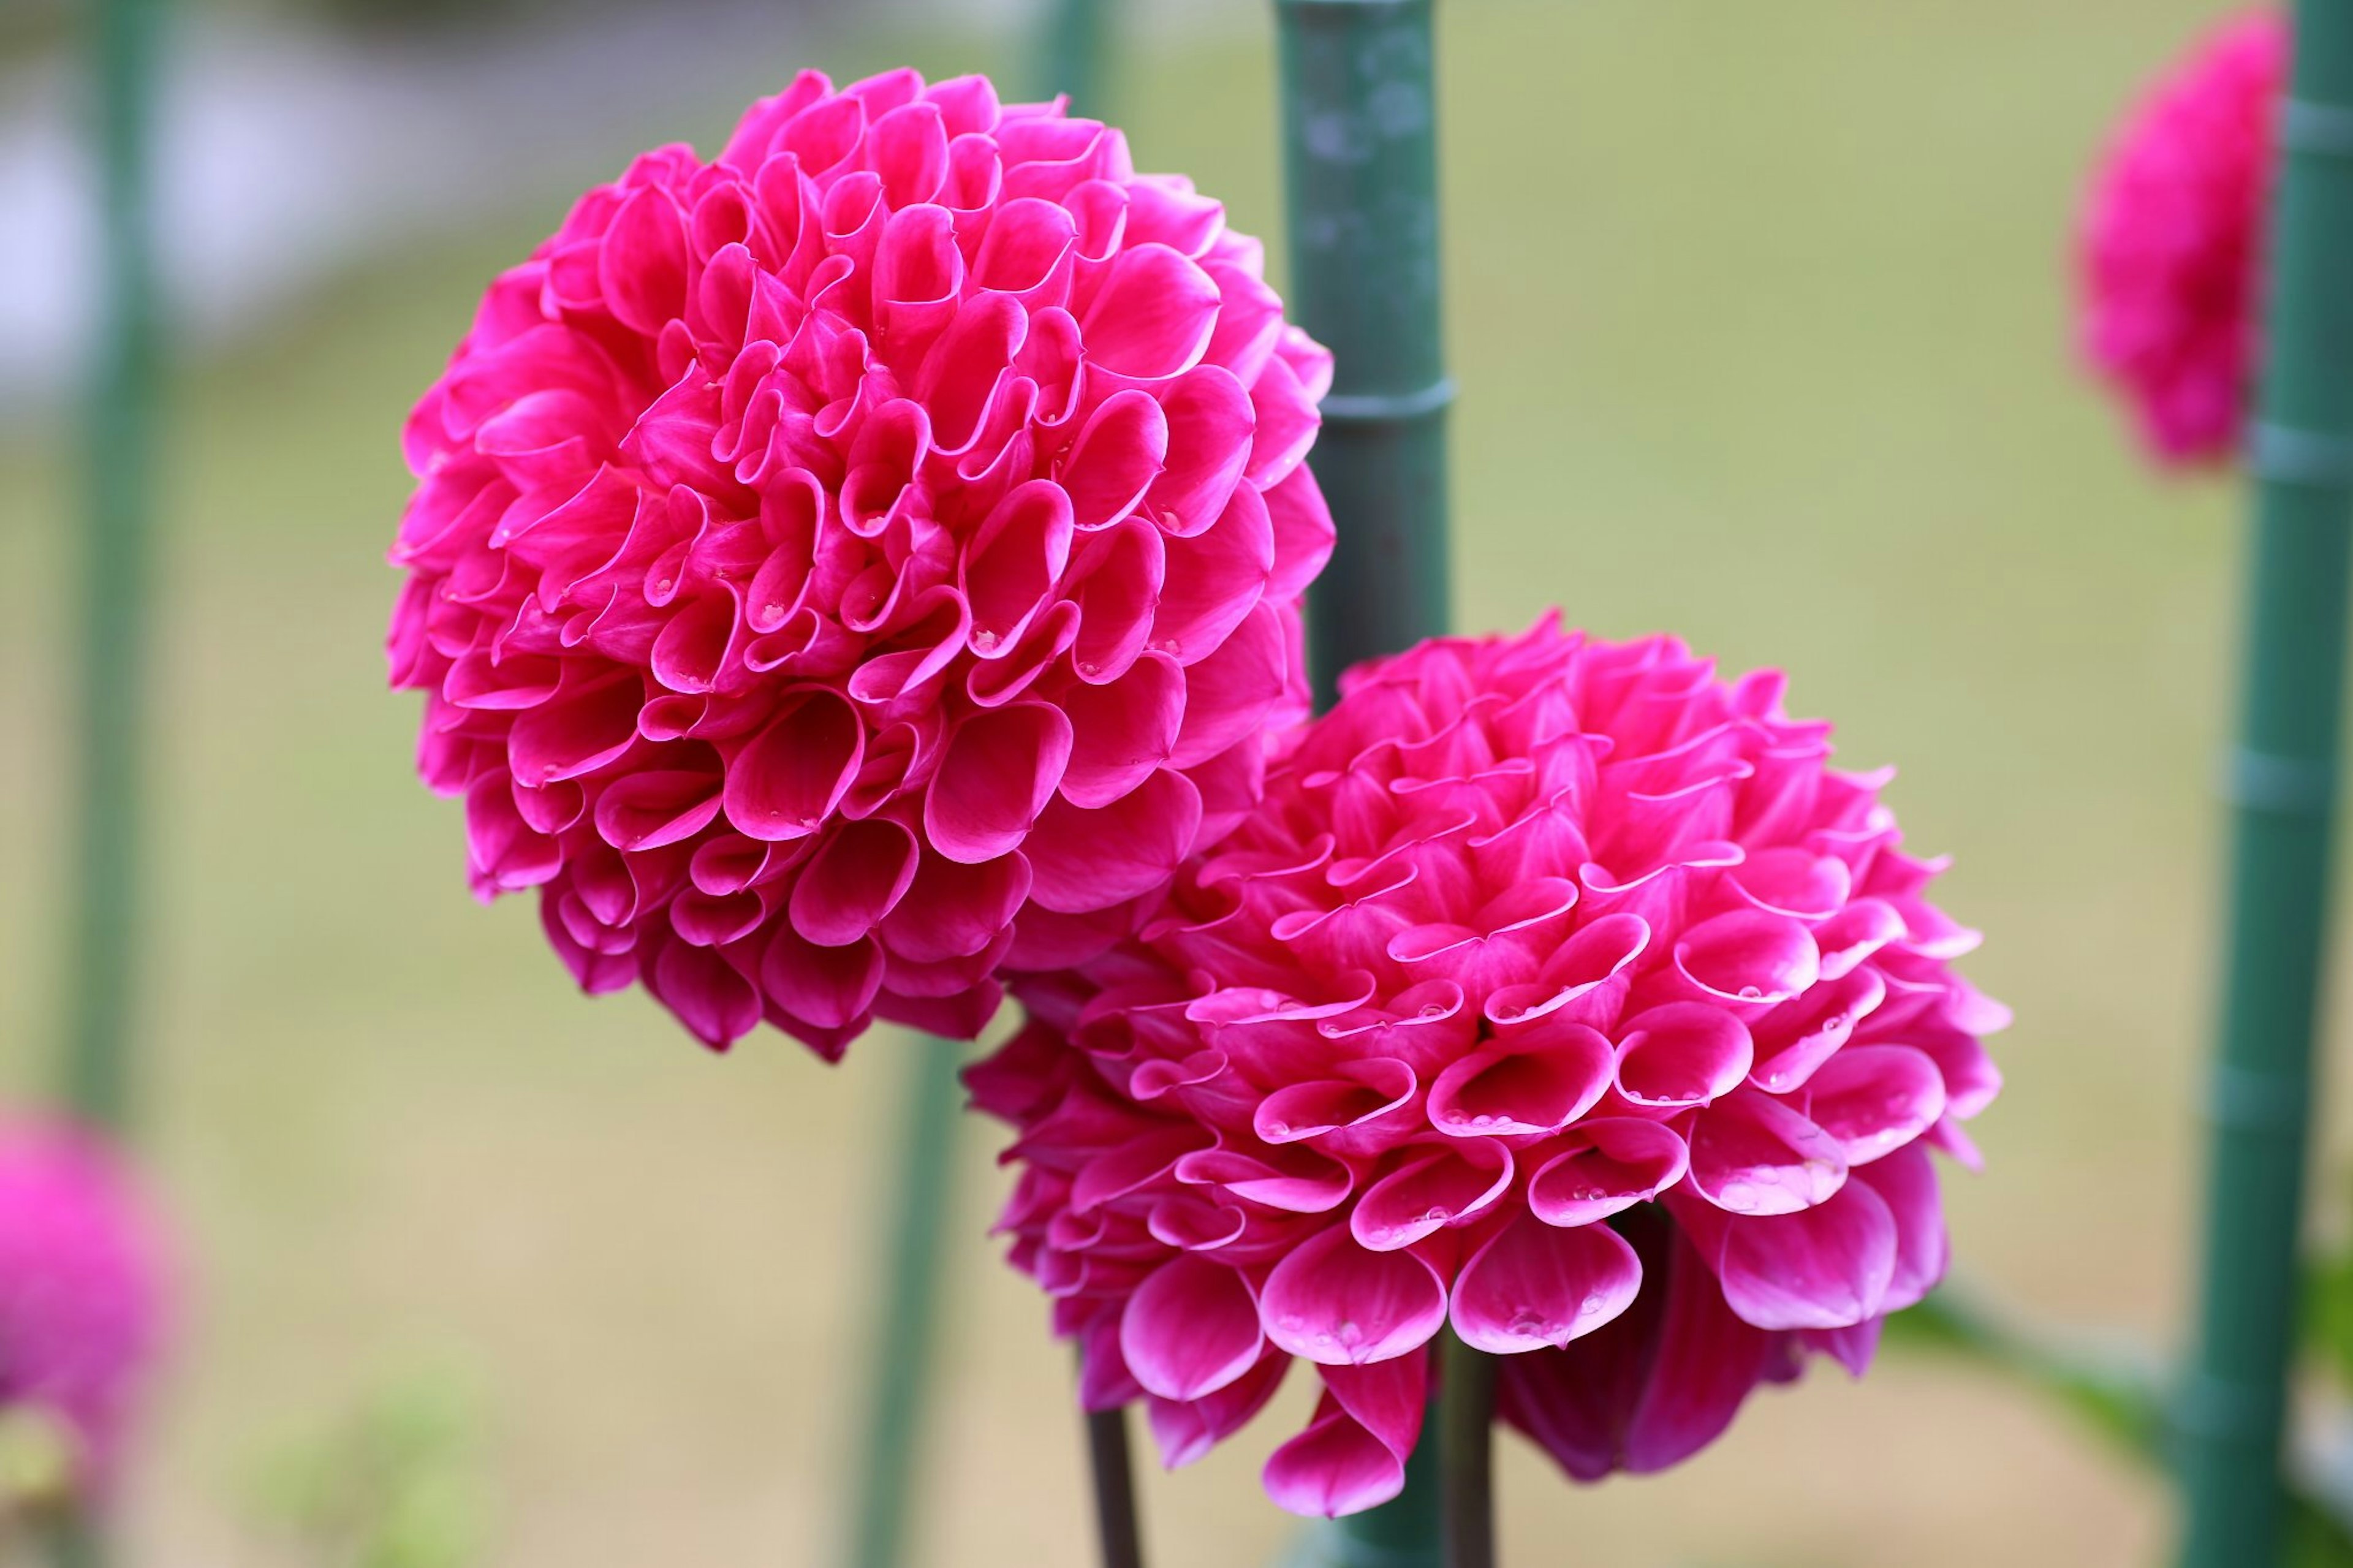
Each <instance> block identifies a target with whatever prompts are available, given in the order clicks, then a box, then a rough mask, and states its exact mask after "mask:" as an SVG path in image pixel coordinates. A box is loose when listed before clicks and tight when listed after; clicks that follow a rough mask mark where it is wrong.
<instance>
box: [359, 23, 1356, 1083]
mask: <svg viewBox="0 0 2353 1568" xmlns="http://www.w3.org/2000/svg"><path fill="white" fill-rule="evenodd" d="M1262 272H1263V263H1262V254H1261V247H1260V246H1259V245H1258V243H1257V242H1256V241H1254V240H1251V239H1250V238H1247V237H1243V236H1241V235H1239V234H1236V233H1234V232H1232V231H1231V230H1229V229H1228V228H1227V226H1226V224H1225V216H1224V210H1223V208H1222V207H1221V206H1220V205H1219V204H1218V203H1216V202H1214V201H1211V200H1209V199H1208V198H1207V197H1204V196H1202V195H1198V194H1197V193H1196V192H1195V191H1194V190H1193V188H1192V185H1191V184H1190V183H1189V182H1188V181H1187V180H1184V179H1182V178H1178V177H1175V176H1168V175H1139V174H1136V173H1135V172H1134V167H1133V166H1132V164H1131V163H1130V162H1129V157H1128V151H1127V144H1126V142H1125V140H1124V138H1123V137H1122V136H1121V134H1120V133H1119V132H1117V131H1115V130H1113V129H1111V128H1109V127H1107V126H1104V125H1102V124H1099V123H1097V122H1096V121H1091V120H1076V119H1071V118H1069V117H1067V116H1066V115H1065V114H1064V113H1063V110H1062V106H1061V105H1060V102H1059V101H1058V102H1055V103H1048V104H1017V105H1000V104H999V103H998V101H997V94H996V92H995V90H994V89H992V88H991V87H990V85H989V84H988V82H987V80H986V79H981V78H978V77H966V78H962V79H956V80H953V81H944V82H940V83H937V84H934V85H929V86H927V85H926V84H925V83H924V81H923V79H922V78H921V77H920V76H918V75H916V74H915V73H914V72H913V71H905V70H902V71H894V72H892V73H890V74H888V75H884V76H879V77H875V78H872V79H869V80H865V81H861V82H858V83H856V84H854V85H852V86H850V87H848V88H845V89H841V90H839V91H836V90H835V89H833V87H832V86H831V84H830V83H828V81H827V79H825V78H824V77H822V76H820V75H818V74H816V73H814V72H811V73H807V74H804V75H803V76H801V77H800V78H799V79H797V80H796V81H795V82H794V83H793V84H792V86H791V87H790V88H788V89H786V91H784V92H783V93H781V94H779V95H778V96H776V97H775V98H772V99H767V100H763V101H761V102H759V103H756V104H754V106H753V107H752V108H751V110H749V111H748V112H747V113H746V114H745V115H744V120H743V121H742V123H741V124H739V125H738V126H737V127H736V129H735V132H734V134H733V137H732V139H731V140H730V141H729V142H728V143H727V145H726V147H725V149H724V150H723V151H722V152H721V153H720V154H719V156H718V158H717V159H716V160H715V161H714V162H712V163H704V162H703V161H702V159H700V158H699V157H698V156H697V155H696V154H695V153H694V152H693V151H692V150H691V149H690V148H686V147H682V146H673V147H665V148H661V149H659V150H657V151H655V152H652V153H647V154H645V155H644V156H642V157H640V158H639V159H638V161H637V162H636V163H633V164H632V165H631V166H630V168H629V170H628V174H625V175H624V176H623V177H622V179H621V180H620V181H619V182H618V183H617V184H611V185H604V186H599V187H597V188H596V189H595V190H592V191H590V192H589V193H587V195H584V196H583V197H582V198H581V199H580V201H579V202H578V204H577V205H575V207H574V208H573V210H572V212H571V214H570V216H567V217H566V218H565V221H564V224H563V226H561V227H560V228H559V229H558V230H557V231H556V233H555V234H554V237H552V238H550V239H549V240H548V241H547V242H546V243H545V244H544V245H543V246H541V247H540V248H539V249H538V251H537V252H535V253H534V254H533V258H531V259H530V260H529V261H527V262H525V263H524V264H523V265H522V266H520V267H518V268H514V269H513V270H512V271H510V272H507V273H505V274H504V275H502V276H501V278H500V279H498V280H497V281H496V282H495V283H493V284H492V285H491V289H490V291H489V292H488V294H487V295H485V297H484V298H483V300H482V303H481V307H480V312H479V313H478V315H477V317H476V320H475V323H474V327H473V330H472V331H471V332H470V334H469V335H468V336H467V338H466V340H465V341H464V342H462V343H461V344H460V345H459V348H458V351H457V353H456V354H455V355H454V357H453V358H452V359H451V361H450V363H449V366H448V370H447V371H446V372H445V373H444V374H443V375H442V376H441V379H440V380H439V381H438V382H437V383H435V384H434V385H433V387H432V389H431V390H430V391H428V392H427V394H426V395H425V397H424V400H423V401H422V402H421V403H419V404H418V405H417V409H416V412H415V413H414V414H413V415H412V416H411V417H410V420H409V424H408V428H407V433H406V449H407V456H408V460H409V463H410V466H411V467H412V468H414V469H415V471H416V473H417V478H418V485H417V492H416V495H415V497H414V499H413V500H411V501H410V502H409V505H408V509H407V512H406V517H405V518H404V520H403V521H402V524H401V529H400V534H399V539H398V542H396V544H395V546H394V548H393V551H392V559H393V561H394V563H396V565H398V566H400V567H402V568H404V569H406V572H407V574H408V576H407V582H406V587H405V589H404V591H403V592H402V594H401V595H400V598H399V602H398V605H397V606H396V609H395V611H394V615H393V619H392V627H391V632H390V636H389V638H388V651H389V656H390V662H391V668H392V679H393V682H394V684H395V685H396V686H398V687H402V688H407V689H416V690H420V691H422V692H424V693H425V694H426V698H425V718H424V725H423V732H422V735H421V738H420V742H419V745H418V767H419V770H420V772H421V773H422V774H423V776H424V778H425V780H426V782H427V784H429V785H431V786H432V787H433V788H434V789H436V790H438V791H440V792H442V793H445V794H448V795H459V796H462V797H463V798H464V800H465V803H466V823H467V834H468V846H469V858H470V873H471V879H472V883H473V886H474V888H475V889H476V891H477V893H478V894H479V895H480V896H481V897H483V898H485V899H488V898H490V897H491V896H494V895H495V894H498V893H501V892H506V891H514V890H520V889H538V892H539V897H540V903H541V910H542V915H543V924H544V926H545V929H546V932H547V936H548V940H549V941H550V942H552V943H553V944H554V947H555V950H556V952H558V953H559V954H560V955H561V956H562V957H563V959H564V961H565V963H566V964H567V965H569V966H570V968H571V970H572V972H573V973H574V975H575V978H576V979H577V980H578V981H579V983H580V984H582V986H583V987H585V988H586V989H587V990H589V991H591V992H603V991H609V990H613V989H616V988H618V987H622V986H626V985H628V984H629V983H631V982H632V981H639V982H642V983H643V984H645V986H646V987H647V989H648V990H649V991H650V992H652V993H653V994H654V995H655V996H657V997H658V998H659V999H660V1000H661V1001H662V1002H663V1003H664V1004H665V1005H668V1006H669V1007H670V1009H671V1011H673V1012H674V1013H675V1014H677V1015H678V1016H679V1017H680V1018H681V1020H682V1021H683V1022H684V1023H685V1024H686V1026H688V1027H689V1028H690V1029H691V1030H692V1031H693V1032H694V1033H695V1034H696V1035H697V1036H699V1037H701V1038H702V1040H704V1041H705V1042H706V1043H708V1044H710V1045H712V1046H713V1047H725V1046H726V1045H728V1044H729V1043H731V1042H732V1041H733V1040H734V1039H736V1038H737V1037H740V1036H742V1035H744V1034H745V1033H747V1032H748V1031H750V1030H751V1029H752V1028H754V1026H756V1025H757V1024H758V1023H759V1022H760V1021H761V1019H762V1018H764V1017H765V1018H766V1019H767V1020H768V1021H770V1022H772V1023H774V1024H776V1025H777V1026H780V1027H782V1028H784V1029H786V1030H787V1031H788V1032H790V1033H792V1034H794V1035H796V1036H797V1037H800V1038H801V1039H803V1040H805V1041H807V1042H808V1043H809V1044H810V1045H812V1046H814V1047H817V1048H818V1049H819V1050H820V1051H822V1052H824V1053H825V1054H827V1055H828V1056H832V1055H835V1054H838V1053H839V1050H840V1049H841V1048H842V1047H844V1045H845V1044H846V1043H847V1042H848V1041H849V1039H850V1038H851V1037H854V1036H855V1035H856V1034H857V1033H859V1031H860V1029H862V1028H863V1027H864V1026H866V1025H867V1024H868V1022H869V1021H870V1020H871V1018H872V1017H874V1016H886V1017H890V1018H893V1019H897V1020H900V1021H903V1022H908V1023H913V1024H916V1025H920V1026H924V1027H927V1028H931V1029H934V1030H938V1031H942V1032H946V1033H951V1034H957V1035H970V1034H972V1033H974V1032H976V1030H977V1029H978V1028H979V1026H981V1024H982V1023H984V1022H985V1021H986V1019H987V1016H989V1014H990V1013H991V1012H992V1011H993V1010H994V1008H995V1005H996V1003H997V983H996V981H995V980H994V979H993V978H992V976H993V974H994V973H995V972H996V971H997V969H998V968H999V967H1000V966H1002V965H1006V964H1012V965H1014V966H1017V967H1036V966H1039V965H1040V964H1049V963H1062V962H1067V961H1069V960H1071V958H1072V957H1074V956H1076V955H1080V954H1082V953H1084V952H1089V951H1092V950H1100V949H1101V948H1102V947H1103V946H1104V945H1106V944H1107V943H1108V942H1110V941H1112V940H1113V939H1114V938H1115V937H1117V936H1118V935H1120V934H1122V933H1123V932H1124V931H1125V930H1127V929H1130V927H1131V926H1132V921H1131V920H1130V919H1129V914H1130V911H1132V910H1134V909H1135V908H1138V907H1140V906H1141V903H1142V902H1143V901H1145V900H1149V899H1150V898H1151V897H1152V896H1153V895H1155V893H1156V892H1157V890H1158V889H1160V888H1161V887H1162V886H1163V885H1164V884H1165V883H1166V881H1167V879H1168V878H1169V876H1170V874H1171V872H1172V871H1173V870H1174V868H1176V865H1177V863H1178V862H1179V861H1180V860H1181V859H1182V858H1184V857H1185V856H1186V855H1187V854H1188V853H1190V852H1192V851H1194V850H1196V849H1197V848H1199V847H1203V846H1204V845H1206V844H1208V843H1211V842H1214V841H1215V840H1216V838H1217V837H1219V835H1220V834H1222V833H1223V832H1225V831H1226V830H1227V829H1229V827H1230V826H1232V824H1233V823H1234V822H1235V821H1237V820H1238V819H1239V817H1240V814H1241V812H1243V811H1244V810H1246V809H1247V808H1248V806H1249V805H1250V803H1251V802H1252V801H1253V800H1254V799H1255V798H1256V795H1257V792H1258V790H1259V787H1260V784H1261V777H1262V771H1263V765H1264V739H1263V737H1264V734H1265V732H1266V729H1267V726H1268V724H1269V723H1270V721H1271V720H1272V719H1273V718H1276V717H1280V716H1282V715H1284V714H1286V713H1289V712H1294V711H1303V709H1304V686H1303V679H1302V676H1301V668H1300V659H1299V656H1298V644H1299V638H1300V625H1299V614H1298V599H1299V595H1300V594H1301V592H1302V590H1303V588H1304V587H1305V585H1306V584H1307V582H1308V580H1309V579H1310V578H1312V577H1313V576H1314V574H1315V573H1316V571H1317V570H1318V569H1319V568H1320V567H1321V565H1322V563H1323V562H1324V557H1325V556H1326V555H1327V554H1328V553H1329V551H1330V546H1331V537H1332V527H1331V520H1330V516H1329V514H1328V512H1327V511H1326V510H1325V508H1324V501H1323V498H1322V497H1321V495H1320V494H1319V493H1318V492H1317V490H1316V488H1315V483H1314V479H1312V478H1311V477H1310V476H1309V474H1308V472H1307V470H1306V468H1304V467H1303V466H1302V464H1301V458H1302V457H1303V455H1304V453H1305V452H1306V450H1307V447H1308V446H1309V444H1310V443H1311V441H1312V440H1313V439H1314V435H1315V430H1316V426H1317V416H1316V413H1315V405H1316V402H1317V400H1318V399H1319V398H1320V397H1321V396H1322V395H1323V393H1324V390H1325V389H1326V387H1327V386H1328V384H1329V381H1330V369H1331V360H1330V356H1329V354H1327V353H1325V352H1324V350H1322V349H1321V348H1319V347H1317V346H1316V345H1315V344H1314V343H1313V342H1309V341H1308V340H1307V339H1306V337H1305V336H1304V335H1303V334H1302V333H1301V332H1300V331H1298V330H1297V329H1295V328H1293V327H1290V326H1288V325H1286V324H1285V322H1284V321H1283V317H1282V303H1281V301H1280V300H1278V299H1277V298H1276V297H1275V295H1274V294H1273V292H1272V291H1271V289H1269V288H1268V287H1267V285H1266V282H1265V280H1264V279H1263V276H1262Z"/></svg>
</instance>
